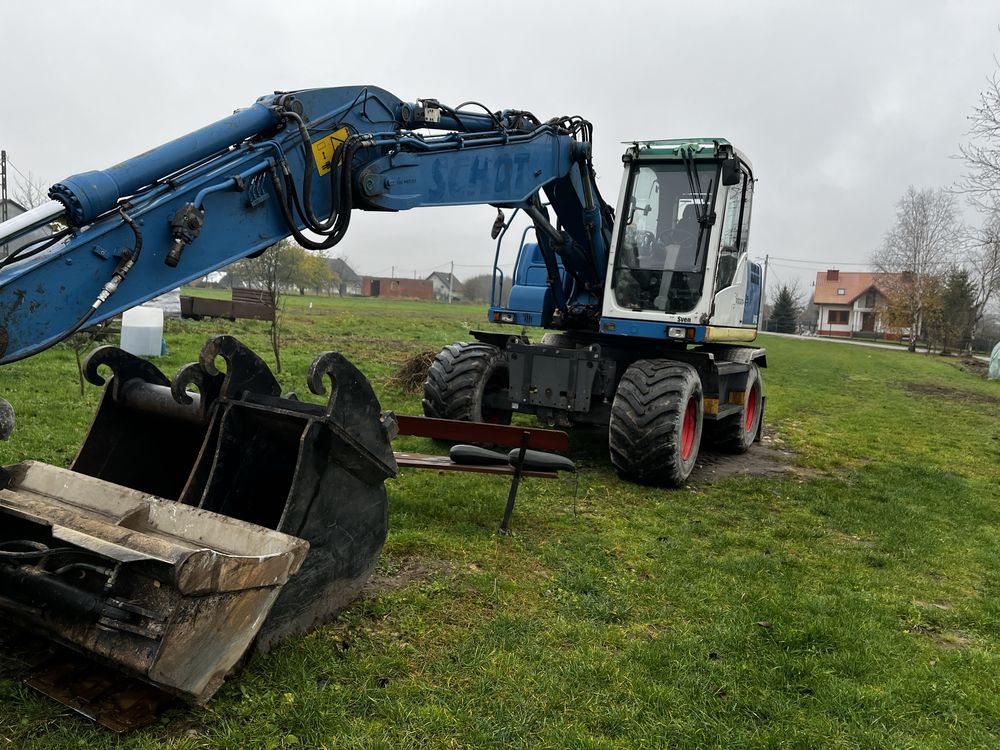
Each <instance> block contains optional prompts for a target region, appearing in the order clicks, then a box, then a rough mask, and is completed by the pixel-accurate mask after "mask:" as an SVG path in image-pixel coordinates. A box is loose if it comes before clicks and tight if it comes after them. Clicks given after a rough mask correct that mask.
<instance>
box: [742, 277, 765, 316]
mask: <svg viewBox="0 0 1000 750" xmlns="http://www.w3.org/2000/svg"><path fill="white" fill-rule="evenodd" d="M747 276H748V277H749V278H747V293H746V297H745V302H744V304H743V324H744V325H752V326H755V325H757V316H758V315H759V314H760V297H761V271H760V265H759V264H757V263H747Z"/></svg>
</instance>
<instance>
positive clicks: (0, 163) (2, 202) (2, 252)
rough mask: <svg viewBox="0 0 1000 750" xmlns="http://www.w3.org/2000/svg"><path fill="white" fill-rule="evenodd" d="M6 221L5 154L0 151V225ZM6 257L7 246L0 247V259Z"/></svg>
mask: <svg viewBox="0 0 1000 750" xmlns="http://www.w3.org/2000/svg"><path fill="white" fill-rule="evenodd" d="M5 221H7V152H6V151H0V223H3V222H5ZM6 257H7V245H6V244H4V245H3V246H2V247H0V258H6Z"/></svg>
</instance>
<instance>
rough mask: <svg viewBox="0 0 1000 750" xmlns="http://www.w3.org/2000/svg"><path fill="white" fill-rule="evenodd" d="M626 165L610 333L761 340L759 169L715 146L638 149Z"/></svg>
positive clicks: (607, 302)
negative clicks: (753, 226) (754, 231)
mask: <svg viewBox="0 0 1000 750" xmlns="http://www.w3.org/2000/svg"><path fill="white" fill-rule="evenodd" d="M625 163H626V166H627V170H626V173H625V177H624V182H623V187H622V202H621V207H620V209H619V216H620V217H622V218H621V220H620V221H619V222H618V224H617V226H616V228H615V237H614V239H613V242H612V249H611V259H610V273H609V274H608V277H607V282H606V283H607V287H606V293H605V297H604V309H603V310H602V317H601V330H602V332H603V333H611V334H615V333H618V334H624V335H634V333H632V332H634V331H635V330H641V331H642V334H641V335H643V336H648V337H653V338H668V337H669V338H677V339H683V340H685V341H688V342H692V343H697V342H702V341H712V340H728V341H734V340H735V341H739V340H752V339H753V338H754V337H755V336H756V328H757V316H758V312H759V307H760V299H761V274H760V267H759V265H757V264H755V263H752V262H751V261H749V259H748V257H747V247H748V242H749V234H750V213H751V204H752V200H753V172H752V168H751V166H750V163H749V161H748V160H747V159H746V158H745V157H743V156H742V155H741V154H740V153H739V152H738V151H736V149H734V148H733V147H732V146H731V145H730V144H729V143H728V142H726V141H723V140H721V139H714V140H711V141H682V140H678V141H651V142H645V143H640V144H636V145H634V146H633V147H632V148H630V149H629V151H628V152H627V153H626V155H625ZM626 321H632V322H634V323H638V324H639V327H638V328H636V327H635V326H634V325H629V324H627V323H626ZM647 324H652V325H647ZM664 324H667V325H666V326H664ZM668 330H669V331H670V333H668ZM656 332H658V335H657V333H656Z"/></svg>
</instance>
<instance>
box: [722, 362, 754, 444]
mask: <svg viewBox="0 0 1000 750" xmlns="http://www.w3.org/2000/svg"><path fill="white" fill-rule="evenodd" d="M763 407H764V389H763V387H762V383H761V379H760V369H759V368H758V367H757V365H755V364H751V365H750V371H749V372H748V373H747V383H746V386H745V387H744V388H743V404H742V405H741V406H740V410H739V412H738V413H736V414H734V415H732V416H731V417H727V418H726V419H725V421H723V422H721V423H720V424H719V425H718V426H717V427H716V435H717V438H716V443H717V444H718V446H719V447H720V448H722V449H723V450H727V451H732V452H733V453H746V452H747V451H748V450H749V449H750V446H751V445H753V441H754V440H755V439H756V437H757V431H758V430H759V429H760V420H761V416H762V414H763V411H764V408H763Z"/></svg>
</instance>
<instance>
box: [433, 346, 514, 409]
mask: <svg viewBox="0 0 1000 750" xmlns="http://www.w3.org/2000/svg"><path fill="white" fill-rule="evenodd" d="M509 386H510V375H509V371H508V368H507V360H506V359H505V358H504V356H503V352H501V351H500V349H498V348H497V347H495V346H492V345H490V344H482V343H479V342H473V343H464V342H463V343H458V344H451V345H450V346H446V347H445V348H444V349H442V350H441V351H440V352H439V353H438V355H437V356H436V357H435V358H434V362H433V363H431V366H430V369H429V370H428V371H427V380H426V381H425V382H424V400H423V406H424V416H427V417H435V418H437V419H459V420H462V421H464V422H491V423H493V424H510V419H511V415H512V413H513V412H512V410H511V408H510V394H509Z"/></svg>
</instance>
